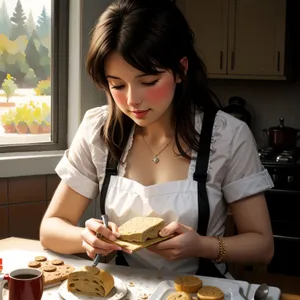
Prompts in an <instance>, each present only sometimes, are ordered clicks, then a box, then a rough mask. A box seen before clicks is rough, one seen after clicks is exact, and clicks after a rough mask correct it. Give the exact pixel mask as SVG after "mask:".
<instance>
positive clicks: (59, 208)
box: [40, 108, 106, 253]
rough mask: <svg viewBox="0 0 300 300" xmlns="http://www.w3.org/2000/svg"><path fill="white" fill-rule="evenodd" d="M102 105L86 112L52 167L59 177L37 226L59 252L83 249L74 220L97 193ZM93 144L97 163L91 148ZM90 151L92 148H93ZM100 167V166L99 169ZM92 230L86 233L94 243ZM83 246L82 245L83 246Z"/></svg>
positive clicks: (46, 242) (43, 238)
mask: <svg viewBox="0 0 300 300" xmlns="http://www.w3.org/2000/svg"><path fill="white" fill-rule="evenodd" d="M104 112H105V108H95V109H92V110H89V111H87V112H86V114H85V116H84V118H83V120H82V122H81V124H80V126H79V128H78V130H77V132H76V135H75V137H74V139H73V141H72V144H71V146H70V148H69V149H68V150H67V151H66V152H65V154H64V156H63V157H62V159H61V161H60V162H59V164H58V165H57V167H56V172H57V174H58V175H59V176H60V177H61V178H62V182H61V183H60V184H59V186H58V188H57V190H56V192H55V194H54V196H53V198H52V201H51V203H50V205H49V207H48V209H47V212H46V214H45V216H44V218H43V220H42V223H41V228H40V240H41V242H42V244H43V246H44V247H47V248H48V249H50V250H54V251H57V252H61V253H75V252H77V253H79V252H83V251H85V250H84V248H83V246H82V245H81V244H82V236H81V234H83V235H85V232H83V231H84V229H83V228H79V227H77V226H76V225H77V223H78V221H79V219H80V217H81V216H82V214H83V213H84V211H85V210H86V208H87V207H88V205H89V203H90V201H91V199H94V198H96V196H97V194H98V193H99V178H98V174H97V170H99V169H100V174H101V172H103V173H104V171H105V163H106V159H105V151H104V149H105V147H104V145H103V143H102V141H100V134H99V129H100V127H101V125H102V123H103V115H104ZM94 136H98V137H99V140H98V141H97V140H96V141H94V142H95V144H96V145H97V154H98V157H97V163H98V165H97V167H96V165H95V163H94V160H93V157H92V152H93V151H94V148H93V147H95V145H94V144H93V143H92V140H93V137H94ZM93 153H94V152H93ZM101 163H102V164H101ZM102 167H103V170H102ZM92 223H93V224H94V225H92V226H95V228H94V229H95V230H98V229H99V228H98V227H99V226H100V225H99V222H98V223H97V222H96V224H95V222H92ZM94 236H95V232H93V233H92V231H91V232H90V234H88V237H89V239H92V243H94V242H95V241H94ZM85 249H86V247H85Z"/></svg>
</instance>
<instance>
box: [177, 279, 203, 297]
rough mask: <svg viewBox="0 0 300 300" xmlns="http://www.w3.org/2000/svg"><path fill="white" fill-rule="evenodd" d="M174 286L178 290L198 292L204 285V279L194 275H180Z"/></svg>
mask: <svg viewBox="0 0 300 300" xmlns="http://www.w3.org/2000/svg"><path fill="white" fill-rule="evenodd" d="M174 287H175V289H176V291H178V292H186V293H197V291H198V290H199V289H200V288H201V287H202V280H201V279H200V278H199V277H196V276H192V275H185V276H178V277H176V278H175V280H174Z"/></svg>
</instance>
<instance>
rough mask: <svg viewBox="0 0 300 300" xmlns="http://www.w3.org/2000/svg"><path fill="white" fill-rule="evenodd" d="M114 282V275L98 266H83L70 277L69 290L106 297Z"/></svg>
mask: <svg viewBox="0 0 300 300" xmlns="http://www.w3.org/2000/svg"><path fill="white" fill-rule="evenodd" d="M114 284H115V282H114V278H113V276H112V275H111V274H110V273H108V272H106V271H104V270H100V269H99V268H97V267H89V266H86V267H83V268H81V269H79V270H78V271H74V272H72V273H71V274H70V275H69V277H68V291H69V292H72V293H78V294H82V295H87V296H96V297H99V296H100V297H106V296H107V295H108V294H109V292H110V291H111V290H112V289H113V287H114Z"/></svg>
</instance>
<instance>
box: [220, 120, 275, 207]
mask: <svg viewBox="0 0 300 300" xmlns="http://www.w3.org/2000/svg"><path fill="white" fill-rule="evenodd" d="M272 187H273V182H272V179H271V177H270V175H269V173H268V171H267V170H266V169H264V167H263V166H262V164H261V161H260V157H259V155H258V151H257V147H256V142H255V140H254V137H253V135H252V133H251V131H250V129H249V127H248V126H247V125H246V124H245V123H244V122H242V123H241V124H240V126H239V127H237V129H236V132H235V134H234V136H233V138H232V141H231V143H230V157H229V159H228V162H227V164H226V173H225V176H224V180H223V184H222V190H223V194H224V197H225V199H226V201H227V202H229V203H230V202H234V201H237V200H240V199H243V198H245V197H249V196H252V195H255V194H258V193H260V192H264V191H266V190H268V189H270V188H272Z"/></svg>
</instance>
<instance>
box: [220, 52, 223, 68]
mask: <svg viewBox="0 0 300 300" xmlns="http://www.w3.org/2000/svg"><path fill="white" fill-rule="evenodd" d="M220 70H223V51H221V52H220Z"/></svg>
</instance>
